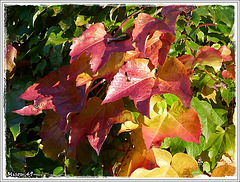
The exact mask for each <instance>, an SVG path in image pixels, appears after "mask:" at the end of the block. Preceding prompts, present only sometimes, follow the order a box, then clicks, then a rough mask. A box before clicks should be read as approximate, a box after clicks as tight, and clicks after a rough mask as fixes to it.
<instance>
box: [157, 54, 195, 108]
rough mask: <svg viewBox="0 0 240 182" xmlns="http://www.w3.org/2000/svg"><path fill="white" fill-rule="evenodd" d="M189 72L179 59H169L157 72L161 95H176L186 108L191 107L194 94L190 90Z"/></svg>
mask: <svg viewBox="0 0 240 182" xmlns="http://www.w3.org/2000/svg"><path fill="white" fill-rule="evenodd" d="M188 74H189V72H188V70H187V69H186V67H185V66H184V65H183V64H182V63H181V62H180V61H179V60H178V59H177V58H173V57H170V58H167V59H166V61H165V63H164V64H163V66H162V67H161V68H160V69H159V70H158V72H157V76H158V77H157V78H158V79H157V81H156V83H157V87H158V89H159V92H158V93H159V94H163V93H171V94H174V95H176V96H177V97H178V98H179V99H180V100H181V101H182V103H183V104H184V105H185V106H186V107H188V108H189V107H190V102H191V99H192V93H191V89H190V85H191V83H190V79H189V76H188Z"/></svg>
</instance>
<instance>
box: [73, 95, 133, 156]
mask: <svg viewBox="0 0 240 182" xmlns="http://www.w3.org/2000/svg"><path fill="white" fill-rule="evenodd" d="M101 102H102V100H101V99H99V98H98V97H93V98H90V99H89V100H88V102H87V104H86V107H85V108H84V109H83V110H81V111H80V112H77V113H72V114H71V116H69V118H70V120H71V125H70V127H71V132H70V141H69V145H70V146H69V149H70V151H71V150H73V149H74V148H75V147H76V146H77V145H78V144H79V142H81V141H82V140H83V139H84V138H86V137H88V141H89V143H90V144H91V145H92V147H93V148H94V149H95V150H96V152H97V154H98V155H99V152H100V149H101V147H102V144H103V142H104V141H105V139H106V137H107V135H108V133H109V131H110V129H111V127H112V125H113V124H116V123H122V122H125V121H128V120H132V115H131V113H130V112H128V111H126V110H125V108H124V106H123V102H122V101H121V100H119V101H116V102H112V103H108V104H104V105H101Z"/></svg>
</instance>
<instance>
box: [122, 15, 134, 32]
mask: <svg viewBox="0 0 240 182" xmlns="http://www.w3.org/2000/svg"><path fill="white" fill-rule="evenodd" d="M133 25H134V18H132V19H129V20H128V21H127V22H126V23H125V24H124V25H123V27H122V32H125V31H126V30H127V29H128V28H130V27H131V26H133Z"/></svg>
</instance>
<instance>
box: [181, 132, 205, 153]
mask: <svg viewBox="0 0 240 182" xmlns="http://www.w3.org/2000/svg"><path fill="white" fill-rule="evenodd" d="M204 146H205V139H204V137H203V136H200V145H198V144H197V143H194V142H186V144H185V147H186V149H187V154H188V155H190V156H192V157H193V158H196V157H197V156H198V155H200V154H201V153H202V150H203V148H204Z"/></svg>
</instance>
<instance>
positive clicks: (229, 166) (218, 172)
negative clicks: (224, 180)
mask: <svg viewBox="0 0 240 182" xmlns="http://www.w3.org/2000/svg"><path fill="white" fill-rule="evenodd" d="M235 173H236V166H235V161H234V160H233V158H232V157H230V156H228V155H223V156H222V159H221V160H220V161H219V162H218V164H217V166H216V167H215V169H214V170H213V172H212V174H211V177H226V176H234V175H235Z"/></svg>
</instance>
